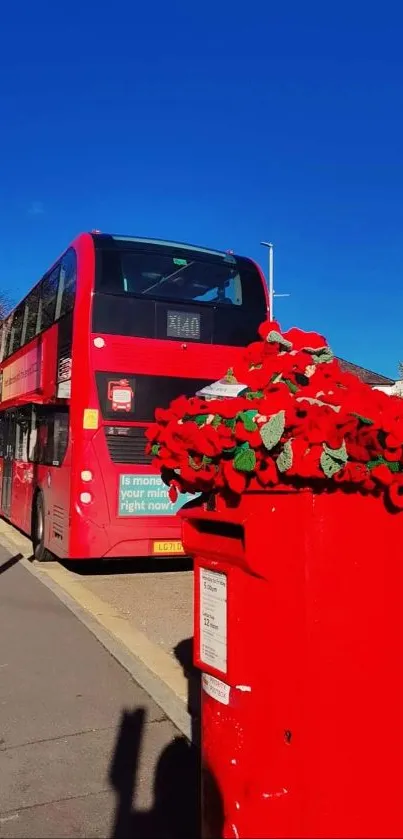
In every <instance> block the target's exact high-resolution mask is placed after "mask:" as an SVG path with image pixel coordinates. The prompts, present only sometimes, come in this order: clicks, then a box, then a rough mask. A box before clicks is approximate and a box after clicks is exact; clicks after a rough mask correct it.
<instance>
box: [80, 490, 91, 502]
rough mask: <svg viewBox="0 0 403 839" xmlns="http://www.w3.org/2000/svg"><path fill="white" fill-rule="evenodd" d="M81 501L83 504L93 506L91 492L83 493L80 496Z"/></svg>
mask: <svg viewBox="0 0 403 839" xmlns="http://www.w3.org/2000/svg"><path fill="white" fill-rule="evenodd" d="M80 501H81V503H82V504H91V501H92V495H91V493H90V492H82V493H81V495H80Z"/></svg>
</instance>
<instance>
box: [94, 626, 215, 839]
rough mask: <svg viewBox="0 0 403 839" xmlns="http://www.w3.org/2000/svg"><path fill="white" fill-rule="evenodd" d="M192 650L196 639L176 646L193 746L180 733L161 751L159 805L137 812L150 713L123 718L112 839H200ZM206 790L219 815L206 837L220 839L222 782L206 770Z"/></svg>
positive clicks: (113, 776)
mask: <svg viewBox="0 0 403 839" xmlns="http://www.w3.org/2000/svg"><path fill="white" fill-rule="evenodd" d="M192 650H193V639H192V638H188V639H186V640H184V641H181V642H180V644H178V645H177V647H176V648H175V655H176V657H177V659H178V661H179V662H180V663H181V665H182V667H183V670H184V673H185V675H186V676H187V678H188V685H189V688H188V710H189V712H190V713H191V714H192V720H193V725H192V743H189V742H188V740H187V739H186V737H183V736H180V735H178V736H177V737H174V739H173V740H172V742H171V743H170V744H169V745H168V746H167V747H166V748H165V749H164V750H163V752H162V753H161V755H160V757H159V759H158V764H157V766H156V769H155V774H154V785H153V792H154V802H153V806H152V807H151V808H150V810H148V811H136V809H135V808H134V807H133V800H134V797H135V793H136V786H137V773H138V765H139V758H140V754H141V748H142V738H143V732H144V726H145V725H146V723H147V719H146V712H145V710H144V708H139V709H136V710H134V711H131V712H129V711H124V713H123V714H122V719H121V725H120V731H119V735H118V739H117V742H116V746H115V751H114V756H113V759H112V763H111V767H110V772H109V779H110V782H111V785H112V787H113V789H114V790H115V793H116V797H117V803H116V810H115V818H114V825H113V830H112V836H111V839H200V830H201V800H200V789H201V760H200V751H199V748H198V744H199V741H200V679H199V675H198V671H196V669H195V668H194V667H193V660H192ZM203 787H204V790H205V793H206V797H207V798H208V801H209V804H211V807H212V811H213V813H214V826H213V828H212V830H213V832H211V829H210V827H209V826H208V825H207V822H205V830H204V835H205V836H206V835H210V833H211V837H214V839H217V837H218V836H221V835H222V825H223V821H224V816H223V804H222V798H221V794H220V792H219V789H218V787H217V784H216V782H215V780H214V778H213V777H212V775H211V774H210V773H209V772H208V770H207V769H206V767H204V768H203ZM206 830H207V833H206Z"/></svg>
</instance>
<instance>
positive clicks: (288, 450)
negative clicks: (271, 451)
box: [276, 440, 294, 472]
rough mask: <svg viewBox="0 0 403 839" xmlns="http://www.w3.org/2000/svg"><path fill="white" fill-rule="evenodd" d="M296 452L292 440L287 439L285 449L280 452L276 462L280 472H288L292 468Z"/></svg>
mask: <svg viewBox="0 0 403 839" xmlns="http://www.w3.org/2000/svg"><path fill="white" fill-rule="evenodd" d="M293 458H294V454H293V450H292V442H291V440H287V442H286V443H285V444H284V447H283V450H282V451H281V452H280V454H279V456H278V458H277V460H276V464H277V469H278V471H279V472H288V470H289V469H291V466H292V462H293Z"/></svg>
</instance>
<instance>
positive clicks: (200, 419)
mask: <svg viewBox="0 0 403 839" xmlns="http://www.w3.org/2000/svg"><path fill="white" fill-rule="evenodd" d="M206 419H207V417H206V414H197V416H196V417H193V422H195V423H196V425H199V426H200V425H205V424H206Z"/></svg>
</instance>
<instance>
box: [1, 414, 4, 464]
mask: <svg viewBox="0 0 403 839" xmlns="http://www.w3.org/2000/svg"><path fill="white" fill-rule="evenodd" d="M0 457H4V414H0Z"/></svg>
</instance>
